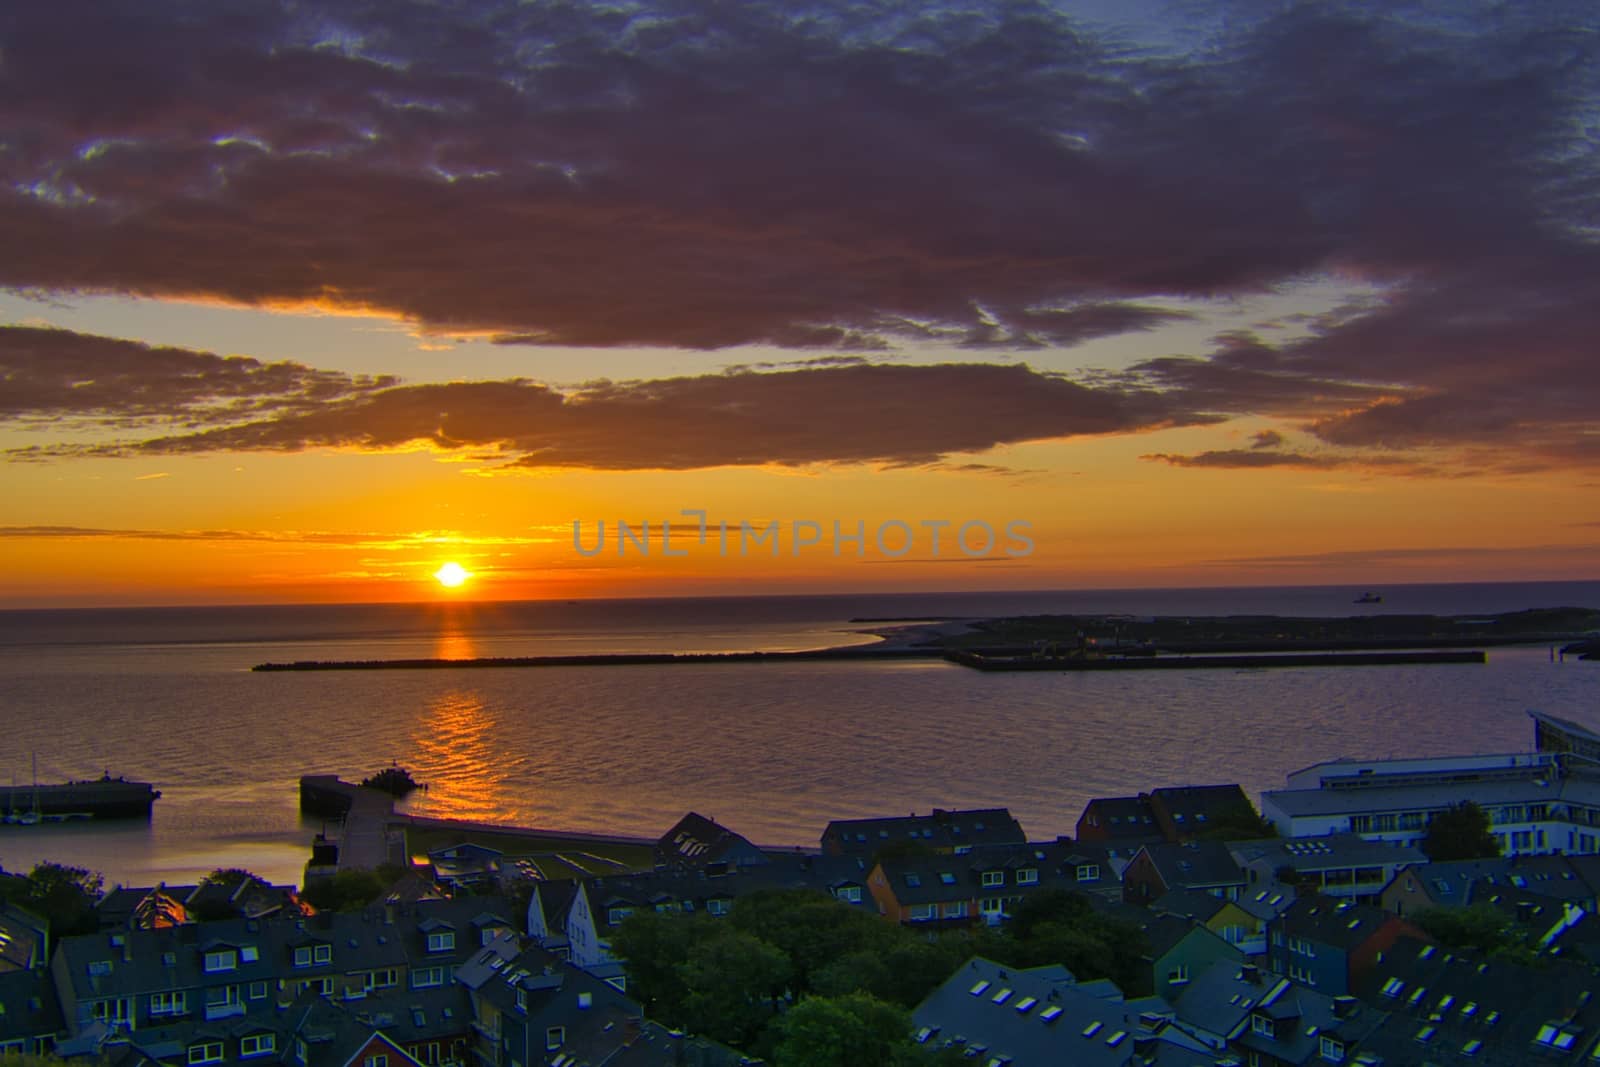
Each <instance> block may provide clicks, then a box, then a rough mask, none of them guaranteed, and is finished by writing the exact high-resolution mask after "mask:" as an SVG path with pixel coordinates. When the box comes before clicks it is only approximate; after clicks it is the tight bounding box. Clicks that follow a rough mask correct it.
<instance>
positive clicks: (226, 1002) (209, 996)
mask: <svg viewBox="0 0 1600 1067" xmlns="http://www.w3.org/2000/svg"><path fill="white" fill-rule="evenodd" d="M237 1003H239V987H238V986H236V985H223V986H214V987H213V988H211V989H208V990H206V1007H208V1008H227V1007H232V1006H233V1005H235V1004H237Z"/></svg>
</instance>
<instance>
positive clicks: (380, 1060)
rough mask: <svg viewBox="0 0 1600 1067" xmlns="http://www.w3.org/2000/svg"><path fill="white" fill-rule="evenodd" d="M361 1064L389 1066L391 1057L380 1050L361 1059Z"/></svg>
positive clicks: (367, 1066)
mask: <svg viewBox="0 0 1600 1067" xmlns="http://www.w3.org/2000/svg"><path fill="white" fill-rule="evenodd" d="M361 1064H362V1067H389V1057H388V1055H387V1054H385V1053H382V1052H380V1053H378V1055H376V1056H368V1057H366V1058H365V1059H363V1060H362V1061H361Z"/></svg>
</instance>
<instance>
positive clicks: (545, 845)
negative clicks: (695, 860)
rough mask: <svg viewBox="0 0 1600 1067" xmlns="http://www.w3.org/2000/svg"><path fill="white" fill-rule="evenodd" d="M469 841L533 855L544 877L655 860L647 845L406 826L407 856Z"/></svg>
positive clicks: (641, 866)
mask: <svg viewBox="0 0 1600 1067" xmlns="http://www.w3.org/2000/svg"><path fill="white" fill-rule="evenodd" d="M468 843H471V844H476V845H483V846H485V847H486V848H493V849H498V850H499V851H501V852H504V853H505V854H506V855H508V856H518V857H527V858H532V859H534V860H535V863H536V866H538V867H539V869H540V872H541V873H543V874H544V875H545V877H546V878H575V877H579V876H581V875H584V874H615V873H617V872H618V871H621V870H649V869H650V868H651V866H652V865H653V864H654V862H655V859H654V856H653V854H652V852H651V848H650V846H649V845H625V844H615V843H611V842H607V841H596V840H585V839H583V838H581V837H577V838H574V837H549V836H546V835H542V834H524V833H513V832H506V831H500V830H477V829H471V830H469V829H457V828H454V827H442V826H441V827H434V826H422V827H419V826H408V827H406V855H408V856H420V855H423V854H425V853H428V852H432V851H434V850H435V849H440V848H446V847H448V846H450V845H465V844H468ZM547 868H548V869H547Z"/></svg>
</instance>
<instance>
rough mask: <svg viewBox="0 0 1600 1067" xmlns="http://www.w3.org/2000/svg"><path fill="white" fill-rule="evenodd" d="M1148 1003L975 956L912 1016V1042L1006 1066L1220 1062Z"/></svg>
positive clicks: (1156, 1003) (1181, 1066)
mask: <svg viewBox="0 0 1600 1067" xmlns="http://www.w3.org/2000/svg"><path fill="white" fill-rule="evenodd" d="M1156 1007H1161V1008H1164V1007H1165V1005H1164V1004H1163V1003H1162V1002H1160V1001H1157V1000H1154V999H1153V998H1152V999H1150V1000H1145V1001H1139V1002H1129V1001H1124V1000H1123V999H1122V998H1121V996H1120V995H1112V996H1104V995H1100V996H1097V995H1095V994H1093V993H1090V992H1087V991H1085V990H1084V989H1083V988H1081V987H1079V986H1077V985H1076V984H1075V983H1073V982H1072V981H1070V979H1063V978H1061V977H1060V976H1059V975H1058V974H1055V973H1053V972H1043V973H1041V972H1040V971H1032V970H1018V969H1015V968H1008V967H1004V966H1002V965H1001V964H998V963H995V962H993V961H992V960H986V959H983V958H982V957H975V958H973V959H972V960H970V961H968V963H967V964H966V965H965V966H963V967H962V968H961V969H960V970H958V971H957V972H956V973H955V974H954V975H952V976H951V978H950V979H949V980H948V981H946V982H945V983H944V984H943V985H941V986H940V987H939V988H938V989H936V990H934V991H933V992H932V993H930V994H928V997H927V998H926V999H925V1000H923V1002H922V1003H921V1004H919V1005H918V1006H917V1008H916V1010H915V1011H914V1012H913V1013H912V1026H913V1027H914V1028H915V1034H914V1037H915V1039H916V1040H917V1041H918V1042H919V1043H921V1044H923V1045H925V1046H927V1047H929V1048H942V1047H950V1048H956V1049H961V1050H964V1051H965V1054H966V1055H967V1057H968V1058H970V1059H972V1060H974V1061H975V1062H977V1063H979V1064H987V1063H991V1062H995V1061H998V1062H999V1063H1002V1064H1006V1065H1007V1067H1059V1065H1061V1064H1072V1065H1073V1067H1127V1065H1129V1064H1132V1063H1135V1062H1138V1061H1137V1060H1135V1058H1134V1057H1135V1053H1136V1051H1137V1052H1138V1053H1140V1054H1142V1055H1146V1056H1148V1057H1150V1058H1153V1059H1154V1058H1157V1057H1159V1060H1158V1062H1160V1063H1162V1064H1170V1065H1174V1067H1195V1065H1201V1064H1204V1065H1211V1064H1215V1063H1217V1062H1219V1060H1220V1059H1221V1056H1222V1054H1220V1053H1216V1052H1211V1051H1207V1050H1204V1049H1202V1048H1201V1047H1200V1044H1199V1042H1198V1041H1196V1040H1195V1039H1193V1038H1191V1037H1189V1036H1188V1035H1187V1034H1183V1033H1181V1032H1179V1031H1178V1030H1176V1028H1173V1027H1170V1026H1169V1025H1168V1018H1169V1017H1170V1010H1168V1011H1156V1012H1150V1011H1149V1009H1151V1008H1156Z"/></svg>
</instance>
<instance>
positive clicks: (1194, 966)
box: [1141, 912, 1244, 1001]
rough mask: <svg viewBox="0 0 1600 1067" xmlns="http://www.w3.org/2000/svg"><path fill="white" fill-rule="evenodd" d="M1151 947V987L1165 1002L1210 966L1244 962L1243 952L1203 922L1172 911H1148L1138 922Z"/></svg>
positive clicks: (1237, 964) (1234, 965)
mask: <svg viewBox="0 0 1600 1067" xmlns="http://www.w3.org/2000/svg"><path fill="white" fill-rule="evenodd" d="M1141 929H1143V931H1144V936H1145V940H1146V942H1147V943H1148V944H1149V946H1150V952H1149V955H1148V957H1147V958H1148V959H1149V962H1150V988H1151V990H1152V992H1153V993H1154V994H1155V995H1156V996H1158V997H1161V998H1163V999H1165V1000H1167V1001H1171V1000H1172V999H1173V998H1174V997H1176V996H1177V995H1179V994H1180V993H1182V992H1183V989H1184V987H1185V986H1187V985H1188V984H1189V982H1190V981H1191V980H1192V979H1193V978H1194V976H1195V975H1198V974H1201V973H1202V972H1204V971H1206V970H1208V969H1209V968H1211V967H1212V966H1214V965H1216V964H1219V963H1223V964H1227V965H1228V966H1230V967H1237V966H1242V965H1243V964H1244V953H1242V952H1240V951H1239V949H1238V948H1237V947H1235V946H1234V945H1231V944H1229V943H1228V942H1227V941H1225V940H1224V939H1223V938H1222V937H1221V936H1219V935H1218V934H1216V933H1213V932H1212V931H1211V930H1209V929H1207V928H1206V926H1205V925H1204V924H1203V923H1200V922H1197V921H1196V920H1194V919H1191V918H1189V917H1188V916H1184V915H1174V914H1172V913H1171V912H1163V913H1160V914H1151V915H1149V916H1147V917H1146V919H1145V921H1144V922H1143V923H1142V924H1141Z"/></svg>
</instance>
